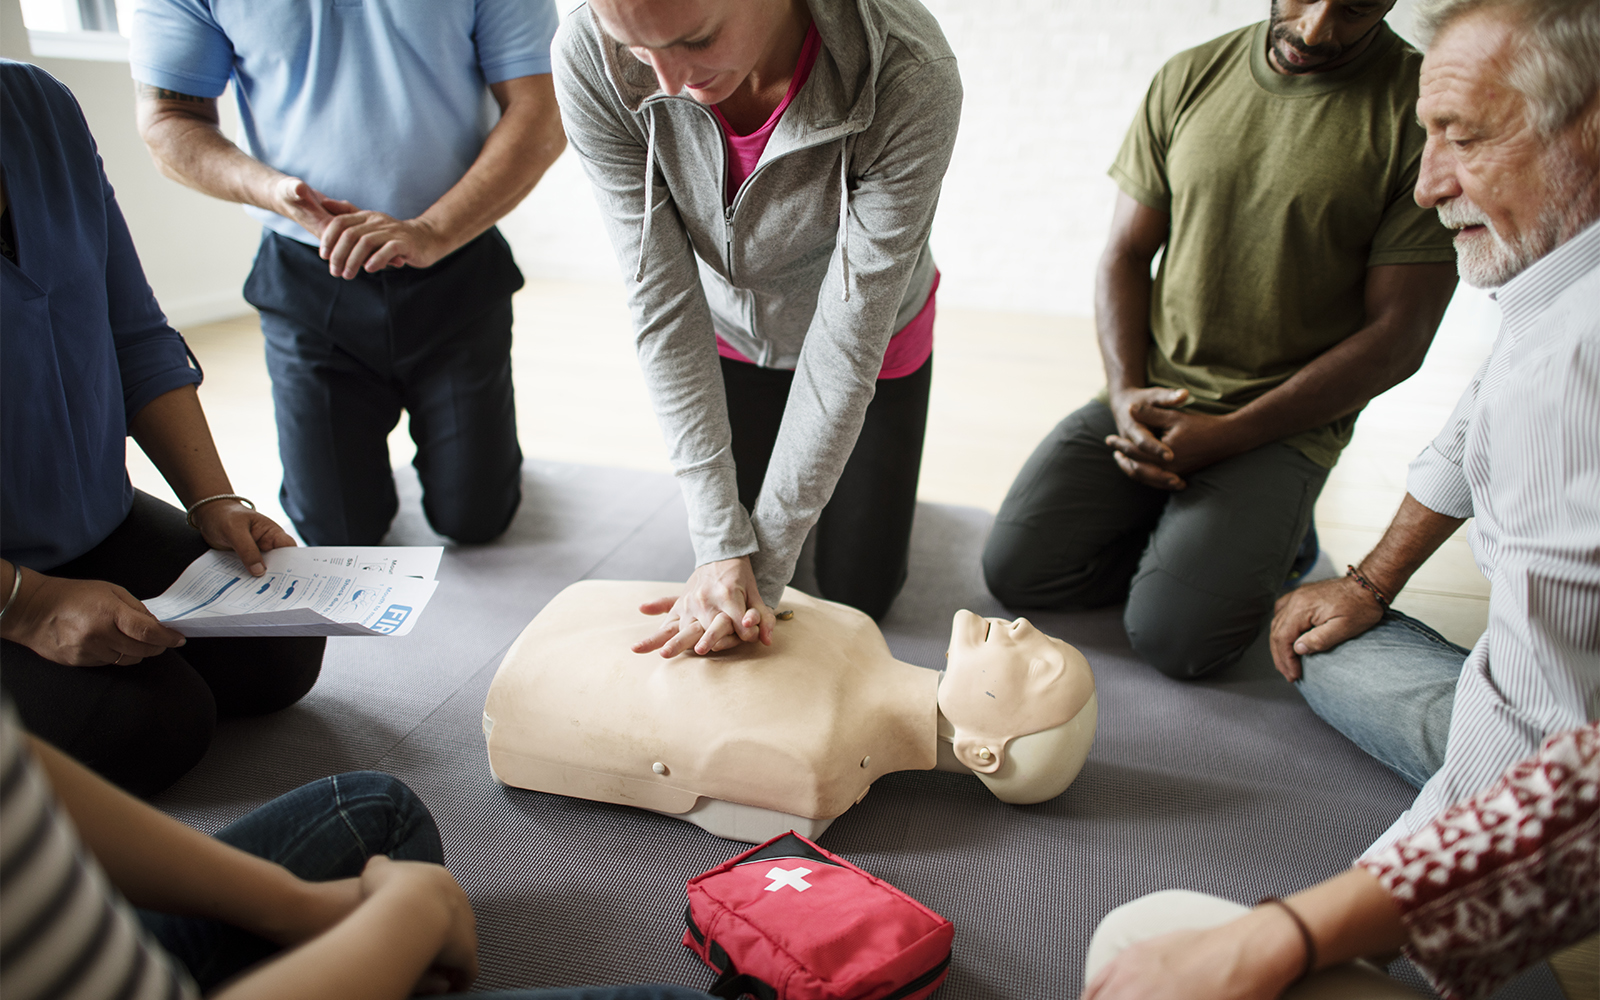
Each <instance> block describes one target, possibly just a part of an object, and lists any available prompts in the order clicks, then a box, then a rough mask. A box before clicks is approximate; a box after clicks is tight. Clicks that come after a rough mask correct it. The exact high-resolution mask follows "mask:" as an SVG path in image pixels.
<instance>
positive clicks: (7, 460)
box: [0, 60, 200, 570]
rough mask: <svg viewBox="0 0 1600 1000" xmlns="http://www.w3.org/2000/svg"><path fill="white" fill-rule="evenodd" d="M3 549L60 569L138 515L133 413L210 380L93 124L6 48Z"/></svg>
mask: <svg viewBox="0 0 1600 1000" xmlns="http://www.w3.org/2000/svg"><path fill="white" fill-rule="evenodd" d="M0 170H3V172H4V177H5V190H6V201H7V202H8V203H9V205H10V212H11V220H12V225H13V227H14V231H15V234H16V251H17V261H16V263H12V262H11V261H10V260H7V259H4V258H0V555H4V557H5V558H7V559H10V560H12V561H13V562H16V563H19V564H21V565H23V566H27V567H29V568H31V569H36V570H48V569H50V568H51V567H54V566H59V565H60V564H62V563H64V562H66V561H68V560H69V559H73V558H76V557H77V556H80V555H82V554H83V553H85V552H87V551H89V550H90V549H92V548H94V547H95V546H96V545H98V544H99V543H100V542H101V541H102V540H103V539H104V538H105V537H106V536H107V535H109V534H110V533H111V532H112V530H113V529H115V528H116V527H117V525H119V524H121V523H122V520H123V518H125V517H127V515H128V510H129V508H130V507H131V505H132V503H133V486H132V484H131V483H130V482H129V481H128V471H127V461H126V459H127V455H126V448H127V444H126V438H127V433H128V424H129V422H130V421H131V420H132V419H133V417H134V415H135V414H137V413H138V412H139V411H140V410H141V409H143V408H144V406H145V405H146V404H147V403H149V402H150V401H151V400H153V399H155V398H156V397H157V396H160V395H162V394H164V393H167V392H170V391H172V390H173V389H177V388H180V387H182V386H185V385H196V384H198V383H199V382H200V373H199V371H198V370H197V369H196V368H195V367H194V366H192V365H191V363H190V356H189V350H188V347H187V346H186V345H185V344H184V342H183V338H182V337H180V336H179V335H178V332H177V331H176V330H174V329H172V327H170V326H168V325H167V319H166V317H165V316H163V315H162V313H161V308H160V307H159V306H158V305H156V300H155V295H154V294H153V293H152V292H151V291H150V285H149V283H148V282H146V281H145V277H144V269H143V268H142V267H140V266H139V257H138V254H137V253H136V252H135V251H134V248H133V238H132V237H131V236H130V235H129V234H128V225H127V223H126V222H124V221H123V218H122V210H121V209H119V208H118V207H117V200H116V197H115V195H113V194H112V191H111V184H110V182H108V181H107V180H106V175H105V169H104V168H103V167H102V166H101V163H100V154H99V153H98V152H97V150H96V148H95V144H94V137H93V136H91V135H90V134H89V125H88V122H86V121H85V120H84V118H83V112H82V111H81V110H80V109H79V108H78V102H77V101H76V100H75V99H74V98H73V96H72V93H71V91H69V90H67V88H66V87H65V86H63V85H62V84H61V83H60V82H59V81H58V80H56V79H55V78H54V77H52V76H51V75H50V74H48V73H46V72H45V71H44V70H42V69H39V68H38V67H37V66H30V65H28V64H26V63H19V62H12V61H11V60H0Z"/></svg>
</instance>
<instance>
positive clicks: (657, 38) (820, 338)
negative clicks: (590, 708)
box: [555, 0, 961, 656]
mask: <svg viewBox="0 0 1600 1000" xmlns="http://www.w3.org/2000/svg"><path fill="white" fill-rule="evenodd" d="M555 48H556V52H555V78H556V87H557V93H558V96H559V99H560V103H561V112H562V119H563V121H564V123H565V125H566V130H567V136H568V139H569V141H570V142H571V144H572V148H573V149H574V150H576V152H577V153H578V155H579V157H580V158H581V160H582V162H583V165H584V168H585V170H586V171H587V172H588V175H589V178H590V180H591V181H592V182H593V184H594V191H595V197H596V199H597V201H598V202H599V205H600V210H601V214H602V215H603V216H604V218H605V220H606V226H607V229H608V231H609V233H610V236H611V240H612V243H613V244H614V245H615V247H616V250H617V256H618V258H619V260H620V261H621V264H622V267H623V269H624V272H625V273H626V274H627V275H628V276H629V279H630V280H629V281H628V300H629V305H630V308H631V310H632V313H633V322H634V331H635V339H636V344H637V349H638V354H639V362H640V365H641V366H642V368H643V369H644V373H645V380H646V383H647V384H648V386H649V390H650V393H651V398H652V402H653V404H654V407H655V411H656V415H657V418H658V420H659V421H660V424H661V427H662V431H663V433H664V434H665V436H666V439H667V444H668V447H669V449H670V451H671V457H672V463H673V466H674V468H675V469H676V470H677V475H678V478H679V482H680V483H681V485H682V489H683V493H684V499H685V502H686V504H687V506H688V510H689V531H690V535H691V538H692V540H693V543H694V549H695V561H696V564H697V566H698V568H697V569H696V570H695V572H694V574H693V575H692V576H691V577H690V579H689V584H688V588H687V591H686V593H685V594H684V595H683V597H681V598H678V599H676V601H673V600H664V601H662V602H659V603H656V604H651V605H646V606H645V608H643V609H642V610H645V611H646V612H647V613H654V614H659V613H661V612H666V611H671V612H672V613H671V614H669V615H668V618H667V624H666V625H665V626H664V627H663V628H662V629H661V630H660V631H658V632H657V633H656V634H654V635H653V636H651V637H649V638H648V639H645V640H644V641H642V642H640V643H639V644H638V645H637V646H636V647H635V648H636V649H638V650H640V651H646V650H650V649H656V648H660V649H661V650H662V653H663V655H669V656H670V655H675V654H677V653H679V652H682V651H683V650H685V649H690V648H693V649H694V650H695V651H696V652H700V653H707V652H711V651H713V650H716V649H725V648H728V647H729V646H731V645H734V644H736V643H738V642H741V641H757V640H759V641H762V642H767V643H770V642H771V633H772V627H773V613H772V610H771V608H770V607H769V605H770V604H772V603H775V602H777V601H778V600H780V599H781V597H782V594H783V589H784V587H785V586H786V585H787V584H788V582H789V580H790V578H791V576H792V575H793V573H794V567H795V561H796V559H797V558H798V556H799V552H800V546H801V543H802V542H803V541H804V540H805V537H806V534H807V532H809V531H810V530H811V528H812V526H813V525H817V580H818V586H819V589H820V590H821V592H822V596H824V597H827V598H830V599H833V600H840V601H844V602H846V603H849V604H853V605H855V606H857V607H860V608H862V609H863V610H865V611H867V612H868V613H869V614H871V615H873V616H874V617H878V616H881V615H882V614H884V613H885V612H886V611H887V610H888V608H889V604H890V603H891V602H892V601H893V600H894V597H895V595H896V594H897V593H898V592H899V590H900V587H901V586H902V585H903V584H904V582H905V575H906V557H907V553H908V551H909V548H910V534H911V516H912V511H913V510H914V507H915V503H916V482H917V470H918V466H919V465H920V462H921V457H922V438H923V431H924V427H925V424H926V417H927V400H928V385H929V378H930V375H931V364H932V362H931V351H932V332H931V331H932V318H933V292H934V288H935V287H936V285H937V283H938V273H937V271H936V270H935V268H934V263H933V257H932V255H931V254H930V252H929V250H928V231H929V228H930V227H931V225H932V223H933V215H934V209H935V206H936V205H937V203H938V197H939V186H940V184H941V182H942V181H943V178H944V172H945V168H946V166H947V165H948V164H949V160H950V151H951V147H952V146H953V145H954V143H955V136H956V127H957V125H958V123H959V120H960V114H961V81H960V77H959V76H958V74H957V71H956V63H955V57H954V56H953V55H952V53H951V52H950V48H949V45H948V44H947V43H946V42H945V39H944V36H943V34H942V33H941V32H940V30H939V27H938V24H937V23H936V22H935V21H934V19H933V17H932V15H930V14H929V13H928V12H927V11H926V10H925V9H924V8H923V7H922V6H921V5H920V4H918V3H917V2H916V0H810V2H809V4H808V3H807V2H806V0H591V3H589V4H588V5H587V6H586V7H582V8H579V9H578V10H576V11H574V12H573V13H572V14H571V15H570V16H569V17H568V18H567V20H566V22H565V23H564V24H563V26H562V28H561V31H560V33H559V34H558V36H557V41H556V46H555ZM819 522H820V523H819Z"/></svg>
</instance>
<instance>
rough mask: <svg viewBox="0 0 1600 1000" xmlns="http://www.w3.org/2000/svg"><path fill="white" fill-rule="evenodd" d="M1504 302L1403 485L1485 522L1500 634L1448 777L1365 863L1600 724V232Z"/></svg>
mask: <svg viewBox="0 0 1600 1000" xmlns="http://www.w3.org/2000/svg"><path fill="white" fill-rule="evenodd" d="M1496 298H1497V299H1498V301H1499V303H1500V309H1501V316H1502V322H1501V325H1500V334H1499V336H1498V337H1497V338H1496V340H1495V344H1494V349H1493V351H1492V352H1491V353H1490V354H1489V357H1488V360H1486V361H1485V362H1484V363H1483V367H1482V368H1480V369H1479V370H1478V374H1477V376H1476V377H1475V378H1474V379H1473V380H1472V384H1471V385H1470V386H1468V387H1467V391H1466V392H1465V393H1464V394H1462V397H1461V401H1460V402H1459V403H1457V404H1456V409H1455V412H1454V413H1452V414H1451V416H1450V419H1449V421H1448V422H1447V423H1446V424H1445V427H1444V430H1443V431H1442V432H1441V433H1440V434H1439V436H1438V437H1437V438H1435V439H1434V441H1433V443H1432V444H1430V445H1429V446H1428V447H1427V448H1425V449H1423V452H1422V454H1421V455H1419V456H1417V458H1416V460H1415V461H1413V462H1412V463H1411V471H1410V474H1409V476H1408V477H1407V481H1406V489H1407V492H1409V493H1410V494H1411V495H1412V496H1413V497H1415V498H1416V499H1417V500H1418V501H1419V502H1420V503H1422V505H1423V506H1425V507H1427V508H1429V509H1430V510H1433V511H1437V512H1438V513H1440V514H1445V515H1448V516H1450V517H1470V518H1472V519H1473V522H1472V529H1471V533H1470V540H1471V543H1472V552H1473V555H1474V557H1475V558H1476V559H1477V563H1478V568H1479V569H1480V570H1482V571H1483V575H1484V576H1485V577H1487V578H1488V579H1489V584H1490V591H1489V628H1488V630H1487V631H1485V632H1484V634H1483V636H1482V637H1481V638H1480V639H1479V640H1478V644H1477V645H1476V646H1475V647H1473V650H1472V652H1471V654H1469V655H1468V657H1467V661H1466V663H1465V665H1464V666H1463V667H1462V671H1461V680H1460V681H1459V682H1458V684H1457V686H1456V697H1455V707H1454V710H1453V714H1452V715H1451V717H1450V739H1449V743H1448V745H1447V746H1446V748H1445V757H1444V765H1443V766H1442V767H1441V768H1440V769H1439V771H1438V773H1437V774H1435V775H1434V776H1433V777H1432V778H1431V779H1430V780H1429V781H1428V783H1427V784H1426V785H1424V786H1423V788H1422V792H1421V793H1420V794H1419V795H1418V796H1417V799H1416V801H1415V802H1414V803H1412V805H1411V808H1410V809H1409V810H1407V811H1406V812H1405V813H1404V814H1403V815H1401V817H1400V819H1399V820H1397V821H1396V822H1395V824H1394V825H1393V826H1391V827H1390V828H1389V830H1388V831H1387V832H1386V833H1385V834H1384V835H1383V836H1382V837H1381V838H1379V839H1378V842H1377V843H1376V844H1374V845H1373V846H1372V847H1371V848H1369V849H1368V851H1367V854H1366V856H1367V857H1372V856H1373V854H1374V853H1375V852H1376V851H1378V850H1379V849H1381V848H1383V847H1385V846H1387V845H1389V844H1391V843H1393V842H1394V841H1395V840H1396V839H1398V838H1399V837H1402V836H1406V835H1409V834H1412V833H1415V832H1416V831H1417V830H1419V829H1421V828H1422V827H1424V826H1426V825H1427V824H1428V823H1429V822H1430V821H1432V819H1433V818H1434V817H1435V816H1437V815H1438V814H1439V813H1440V812H1442V811H1443V810H1444V809H1445V808H1446V807H1448V806H1450V805H1451V804H1453V803H1455V802H1459V801H1462V800H1464V799H1467V798H1470V797H1471V796H1473V795H1475V794H1477V793H1478V792H1480V791H1482V790H1483V789H1484V788H1487V787H1488V786H1489V785H1490V784H1491V783H1492V782H1493V781H1494V780H1495V779H1496V778H1497V777H1499V776H1500V774H1501V772H1503V771H1504V770H1505V769H1506V768H1508V767H1510V766H1511V765H1512V764H1514V763H1515V762H1517V761H1518V760H1521V759H1522V758H1524V757H1530V756H1532V755H1533V754H1534V753H1535V752H1536V751H1537V750H1538V749H1539V744H1540V743H1541V742H1542V741H1543V740H1544V739H1545V737H1547V736H1549V735H1551V734H1553V733H1557V732H1561V731H1562V730H1567V729H1576V728H1577V727H1579V726H1582V725H1583V724H1584V723H1586V722H1590V721H1593V720H1594V719H1596V718H1597V717H1600V223H1595V224H1594V225H1591V226H1590V227H1589V228H1588V229H1585V230H1584V231H1583V232H1582V233H1580V234H1579V235H1577V236H1576V237H1574V238H1573V239H1571V240H1568V241H1567V242H1566V243H1564V244H1562V245H1561V246H1559V247H1557V248H1556V249H1555V250H1553V251H1552V252H1550V253H1549V254H1547V255H1546V256H1545V257H1543V258H1541V259H1540V260H1538V261H1536V262H1535V263H1534V264H1533V266H1531V267H1529V268H1528V269H1527V270H1526V271H1523V272H1522V273H1521V274H1519V275H1517V276H1516V277H1515V278H1513V279H1512V280H1511V281H1509V282H1507V283H1506V284H1505V286H1504V287H1502V288H1501V289H1500V290H1499V292H1498V293H1497V295H1496Z"/></svg>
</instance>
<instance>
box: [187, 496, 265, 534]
mask: <svg viewBox="0 0 1600 1000" xmlns="http://www.w3.org/2000/svg"><path fill="white" fill-rule="evenodd" d="M213 500H237V501H239V502H240V503H242V504H244V505H245V506H246V507H249V508H250V509H251V510H255V509H256V505H255V502H254V501H253V500H251V499H250V498H249V497H242V496H240V495H239V494H237V493H218V494H217V495H216V496H214V497H206V498H205V499H204V500H196V501H195V502H194V503H192V504H190V505H189V512H188V513H187V514H185V515H184V518H183V519H184V520H185V521H188V522H189V527H191V528H193V529H195V530H196V531H199V530H200V526H199V525H198V524H195V523H194V512H195V511H197V510H199V509H200V508H201V507H204V506H205V505H206V504H208V503H210V502H211V501H213Z"/></svg>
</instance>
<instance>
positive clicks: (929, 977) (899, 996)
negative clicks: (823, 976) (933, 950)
mask: <svg viewBox="0 0 1600 1000" xmlns="http://www.w3.org/2000/svg"><path fill="white" fill-rule="evenodd" d="M683 922H684V923H685V924H687V925H688V927H689V936H690V937H692V938H694V940H695V943H696V944H700V945H704V944H705V943H706V936H705V935H704V934H702V933H701V932H700V928H699V927H697V926H696V925H695V922H694V910H693V908H689V909H685V910H684V911H683ZM950 954H951V953H948V952H947V953H946V954H945V956H944V958H943V959H942V960H941V961H940V962H939V964H938V965H935V966H934V967H933V968H931V969H929V970H928V971H927V972H924V973H923V974H922V975H920V976H918V977H917V978H915V979H913V980H911V982H909V983H906V984H905V985H904V986H902V987H900V988H899V989H897V990H895V991H894V992H893V993H890V994H888V995H887V996H884V997H880V998H879V1000H903V998H904V997H908V996H910V995H911V994H913V993H915V992H917V991H918V990H922V989H927V987H928V984H929V983H931V982H933V981H934V980H935V979H938V978H939V976H940V975H941V974H943V973H944V972H945V971H946V970H947V969H949V968H950Z"/></svg>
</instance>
